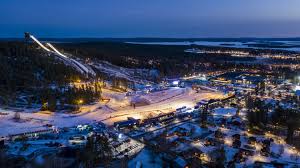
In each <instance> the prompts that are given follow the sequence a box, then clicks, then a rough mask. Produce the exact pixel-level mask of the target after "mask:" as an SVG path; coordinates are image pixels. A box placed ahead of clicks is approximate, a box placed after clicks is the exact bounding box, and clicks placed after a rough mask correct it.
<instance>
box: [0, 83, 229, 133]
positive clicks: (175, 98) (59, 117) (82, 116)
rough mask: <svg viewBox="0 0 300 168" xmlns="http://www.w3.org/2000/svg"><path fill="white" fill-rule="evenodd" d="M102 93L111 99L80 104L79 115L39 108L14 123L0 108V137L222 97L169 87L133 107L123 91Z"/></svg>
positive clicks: (139, 116)
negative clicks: (37, 110)
mask: <svg viewBox="0 0 300 168" xmlns="http://www.w3.org/2000/svg"><path fill="white" fill-rule="evenodd" d="M103 95H105V96H107V98H110V99H111V101H109V102H98V103H96V104H94V105H86V106H83V107H82V108H81V112H80V113H78V114H65V113H45V112H40V111H39V112H32V113H30V112H20V116H21V119H22V122H16V121H14V120H13V119H12V118H13V117H14V115H15V112H13V111H12V110H3V109H0V111H1V112H6V113H8V115H0V127H1V132H0V136H6V135H9V134H16V133H24V132H28V131H36V130H43V129H47V127H45V125H46V124H51V125H53V126H56V127H72V126H75V125H79V124H85V123H91V122H96V121H102V122H104V123H106V124H109V125H111V124H113V123H114V122H116V121H120V120H126V119H127V117H133V118H136V119H143V118H145V117H147V116H148V115H149V114H150V113H156V114H159V113H168V112H172V111H175V110H176V109H177V108H179V107H182V106H187V107H194V105H195V104H196V103H197V102H199V101H200V100H203V99H206V100H208V99H218V98H222V97H223V96H224V95H223V94H222V93H220V92H209V91H203V92H200V93H196V91H194V90H189V89H188V90H186V89H185V88H172V89H169V90H164V91H160V92H155V93H153V94H149V95H144V96H143V97H144V98H145V99H149V101H150V102H151V101H152V102H153V103H151V104H150V105H146V106H140V107H136V108H133V107H132V106H130V105H129V104H130V103H129V101H130V99H131V98H130V97H126V96H125V93H119V92H113V91H111V90H105V89H104V90H103ZM127 99H129V100H127Z"/></svg>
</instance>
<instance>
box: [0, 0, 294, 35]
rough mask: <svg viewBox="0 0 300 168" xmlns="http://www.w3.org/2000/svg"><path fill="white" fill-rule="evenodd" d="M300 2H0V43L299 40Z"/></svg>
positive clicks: (215, 0) (48, 0)
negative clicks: (27, 36) (29, 36)
mask: <svg viewBox="0 0 300 168" xmlns="http://www.w3.org/2000/svg"><path fill="white" fill-rule="evenodd" d="M299 7H300V0H26V1H24V0H1V1H0V37H22V36H23V32H24V31H29V32H32V33H33V34H35V35H37V36H38V37H300V8H299Z"/></svg>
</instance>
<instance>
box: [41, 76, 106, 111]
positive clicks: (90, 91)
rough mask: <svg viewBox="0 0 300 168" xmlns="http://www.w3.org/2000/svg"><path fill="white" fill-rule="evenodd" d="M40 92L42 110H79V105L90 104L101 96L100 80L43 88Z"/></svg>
mask: <svg viewBox="0 0 300 168" xmlns="http://www.w3.org/2000/svg"><path fill="white" fill-rule="evenodd" d="M40 93H41V94H39V96H38V97H39V98H40V101H41V104H42V110H49V111H56V110H64V109H71V110H77V109H78V107H79V105H83V104H89V103H92V102H94V101H96V100H99V99H100V98H101V93H102V90H101V86H100V84H98V82H93V83H89V84H82V85H80V86H79V87H75V86H68V87H63V88H43V89H42V90H41V92H40Z"/></svg>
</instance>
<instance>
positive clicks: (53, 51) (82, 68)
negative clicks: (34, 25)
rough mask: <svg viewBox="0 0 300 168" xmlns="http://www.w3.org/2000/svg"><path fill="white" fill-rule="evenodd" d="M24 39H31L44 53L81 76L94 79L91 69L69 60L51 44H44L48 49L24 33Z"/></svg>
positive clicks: (71, 59) (94, 74)
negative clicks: (55, 58) (72, 68)
mask: <svg viewBox="0 0 300 168" xmlns="http://www.w3.org/2000/svg"><path fill="white" fill-rule="evenodd" d="M25 38H26V39H32V40H33V41H34V42H35V43H37V44H38V45H39V46H40V47H41V48H42V49H43V50H44V51H46V52H47V53H49V54H50V55H54V56H56V57H57V58H59V59H61V60H62V61H64V63H65V64H68V65H70V66H72V67H74V68H75V69H76V70H77V71H79V72H80V73H81V74H84V75H86V76H92V77H95V76H96V73H95V72H94V71H93V69H92V68H91V67H89V66H87V65H85V64H83V63H81V62H79V61H77V60H75V59H73V58H70V57H68V56H66V55H65V54H63V53H61V52H60V51H58V50H57V49H56V48H55V47H54V46H53V45H52V44H50V43H46V45H47V46H48V47H49V48H50V49H49V48H47V47H46V46H45V45H44V44H42V43H41V42H40V41H39V40H38V39H37V38H35V37H34V36H33V35H31V34H30V33H28V32H26V33H25Z"/></svg>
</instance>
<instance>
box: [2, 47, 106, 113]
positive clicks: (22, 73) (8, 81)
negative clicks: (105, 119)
mask: <svg viewBox="0 0 300 168" xmlns="http://www.w3.org/2000/svg"><path fill="white" fill-rule="evenodd" d="M36 47H37V46H36V45H34V44H28V43H24V42H0V104H1V105H7V106H14V105H16V103H17V100H18V97H19V96H20V95H24V94H25V95H27V98H26V99H27V103H28V106H29V107H30V106H32V105H33V104H41V105H45V104H47V107H49V109H50V110H55V109H56V108H57V106H58V105H60V106H59V107H61V106H64V105H66V104H70V105H78V104H86V103H90V102H92V101H94V100H96V99H98V98H100V96H101V87H100V86H99V84H97V83H98V82H96V81H95V82H89V84H88V85H82V86H80V87H72V86H70V85H69V84H70V83H72V82H75V81H77V80H78V79H80V80H81V81H87V78H86V77H85V76H83V75H81V74H80V73H78V72H77V71H76V70H75V69H73V68H72V67H70V66H67V65H65V64H64V63H63V62H62V61H61V60H58V59H57V58H55V57H53V56H51V55H48V54H47V53H45V52H43V51H42V50H38V49H37V48H36ZM79 100H81V102H80V103H79Z"/></svg>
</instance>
